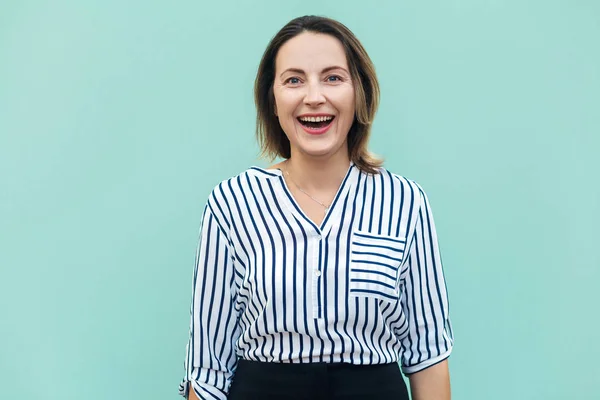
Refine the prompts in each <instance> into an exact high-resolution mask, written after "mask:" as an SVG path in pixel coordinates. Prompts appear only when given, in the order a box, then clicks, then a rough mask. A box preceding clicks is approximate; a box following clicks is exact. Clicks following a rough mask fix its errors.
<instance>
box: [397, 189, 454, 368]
mask: <svg viewBox="0 0 600 400" xmlns="http://www.w3.org/2000/svg"><path fill="white" fill-rule="evenodd" d="M416 186H417V187H418V191H417V193H418V194H420V197H421V201H420V205H419V209H418V212H417V216H416V224H415V229H414V235H413V236H412V239H411V242H412V243H411V244H410V246H411V247H410V249H409V254H408V260H407V263H408V273H407V274H406V276H405V278H404V279H403V282H402V285H403V288H402V289H403V296H402V299H401V302H402V308H403V311H404V314H405V315H406V318H407V321H408V328H407V331H405V332H403V334H402V336H401V343H402V350H403V354H402V371H403V372H404V373H405V374H412V373H415V372H418V371H421V370H423V369H425V368H427V367H430V366H432V365H434V364H437V363H439V362H441V361H443V360H445V359H446V358H448V357H449V356H450V353H451V352H452V347H453V344H454V336H453V334H452V325H451V323H450V317H449V308H448V294H447V289H446V282H445V279H444V272H443V268H442V260H441V256H440V250H439V246H438V240H437V234H436V229H435V225H434V221H433V215H432V213H431V208H430V205H429V200H428V198H427V195H426V194H425V192H424V191H423V189H422V188H421V187H420V186H419V185H418V184H417V185H416Z"/></svg>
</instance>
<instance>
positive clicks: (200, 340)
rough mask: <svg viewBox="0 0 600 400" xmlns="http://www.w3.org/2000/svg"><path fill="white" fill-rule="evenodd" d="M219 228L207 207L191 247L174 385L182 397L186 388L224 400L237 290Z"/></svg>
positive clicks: (232, 358)
mask: <svg viewBox="0 0 600 400" xmlns="http://www.w3.org/2000/svg"><path fill="white" fill-rule="evenodd" d="M225 230H226V224H224V221H220V220H219V219H218V218H217V217H215V214H213V213H212V212H211V208H210V207H209V206H208V205H207V206H206V207H205V209H204V214H203V217H202V222H201V225H200V232H199V239H198V247H197V249H196V258H195V267H194V274H193V285H192V287H193V289H192V302H191V307H190V330H189V340H188V343H187V346H186V357H185V362H184V368H185V376H184V378H183V380H182V381H181V383H180V385H179V394H180V395H182V396H184V397H185V398H186V399H187V398H188V396H189V390H190V386H191V389H193V390H194V392H195V394H196V395H197V396H198V398H200V399H211V400H212V399H219V400H225V399H226V398H227V393H228V391H229V386H230V384H231V381H232V377H233V374H234V371H235V368H236V366H237V355H236V351H235V342H236V340H237V338H238V337H239V332H238V318H237V312H236V308H235V299H236V296H237V290H236V288H235V279H234V276H235V271H234V262H233V260H232V254H231V251H230V246H229V243H228V239H227V234H226V231H225Z"/></svg>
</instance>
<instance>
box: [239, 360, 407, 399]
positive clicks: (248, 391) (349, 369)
mask: <svg viewBox="0 0 600 400" xmlns="http://www.w3.org/2000/svg"><path fill="white" fill-rule="evenodd" d="M227 399H228V400H259V399H260V400H276V399H277V400H280V399H290V400H300V399H303V400H304V399H306V400H308V399H310V400H326V399H327V400H330V399H332V400H377V399H382V400H383V399H394V400H408V390H407V388H406V384H405V383H404V379H403V378H402V373H401V372H400V367H399V365H398V364H397V363H391V364H375V365H353V364H347V363H305V364H292V363H275V362H257V361H247V360H244V359H240V360H239V361H238V366H237V369H236V371H235V374H234V376H233V381H232V384H231V387H230V390H229V396H228V397H227Z"/></svg>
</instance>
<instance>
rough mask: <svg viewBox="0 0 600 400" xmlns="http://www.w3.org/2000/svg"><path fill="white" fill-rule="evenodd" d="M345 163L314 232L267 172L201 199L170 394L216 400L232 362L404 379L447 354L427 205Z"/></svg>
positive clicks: (420, 194) (415, 194)
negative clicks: (186, 324) (367, 368)
mask: <svg viewBox="0 0 600 400" xmlns="http://www.w3.org/2000/svg"><path fill="white" fill-rule="evenodd" d="M379 172H380V173H379V174H375V175H373V174H367V173H365V172H362V171H360V170H359V169H358V168H357V167H356V165H354V164H353V163H350V166H349V168H348V171H347V173H346V176H345V177H344V180H343V181H342V183H341V185H340V187H339V189H338V192H337V194H336V196H335V198H334V201H333V203H332V205H331V207H330V208H329V210H328V211H327V214H326V215H325V218H324V219H323V221H322V223H321V224H320V226H317V225H316V224H315V223H314V222H312V221H311V220H310V219H309V218H308V217H307V216H306V215H305V213H304V212H303V211H302V210H301V209H300V207H299V206H298V204H297V202H296V201H295V200H294V198H293V197H292V195H291V193H290V191H289V189H288V188H287V186H286V183H285V181H284V179H283V174H282V171H281V170H279V169H263V168H259V167H251V168H249V169H248V170H246V171H244V172H243V173H241V174H239V175H237V176H235V177H233V178H230V179H227V180H224V181H223V182H221V183H220V184H218V185H217V186H216V187H215V188H214V189H213V191H212V192H211V194H210V196H209V198H208V201H207V203H206V206H205V208H204V213H203V217H202V222H201V227H200V233H199V240H198V247H197V250H196V258H195V267H194V274H193V284H192V289H193V292H192V293H193V294H192V302H191V308H190V314H191V318H190V336H189V341H188V343H187V346H186V358H185V362H184V368H185V376H184V378H183V380H182V381H181V383H180V386H179V393H180V394H181V395H183V396H185V397H186V398H187V396H188V390H189V385H190V383H191V385H192V387H193V389H194V391H195V393H196V395H197V396H198V397H199V398H200V399H226V398H227V393H228V391H229V386H230V384H231V382H232V378H233V376H234V373H235V369H236V365H237V360H238V358H240V357H242V358H244V359H247V360H255V361H266V362H281V363H311V362H331V363H333V362H345V363H351V364H380V363H391V362H398V361H400V362H401V367H402V370H403V372H404V373H405V374H410V373H414V372H417V371H420V370H422V369H424V368H427V367H429V366H431V365H433V364H436V363H438V362H440V361H442V360H444V359H446V358H447V357H448V356H449V355H450V352H451V351H452V346H453V342H454V338H453V334H452V326H451V323H450V319H449V314H448V296H447V291H446V284H445V280H444V274H443V269H442V261H441V257H440V252H439V248H438V241H437V235H436V230H435V226H434V221H433V216H432V214H431V209H430V206H429V203H428V199H427V196H426V194H425V192H424V191H423V189H422V188H421V186H420V185H419V184H417V183H415V182H414V181H411V180H409V179H406V178H404V177H402V176H399V175H396V174H393V173H391V172H389V171H388V170H387V169H385V168H380V169H379Z"/></svg>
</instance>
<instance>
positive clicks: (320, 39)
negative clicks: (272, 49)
mask: <svg viewBox="0 0 600 400" xmlns="http://www.w3.org/2000/svg"><path fill="white" fill-rule="evenodd" d="M331 65H338V66H340V67H344V68H348V65H347V61H346V53H345V52H344V46H343V45H342V43H341V42H340V41H339V40H338V39H337V38H335V37H333V36H331V35H326V34H322V33H314V32H302V33H301V34H299V35H297V36H294V37H293V38H291V39H290V40H288V41H287V42H285V43H284V44H283V46H281V47H280V48H279V52H278V53H277V56H276V57H275V70H277V71H283V70H285V69H287V68H300V69H303V70H305V71H308V70H311V69H322V68H326V67H328V66H331Z"/></svg>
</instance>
